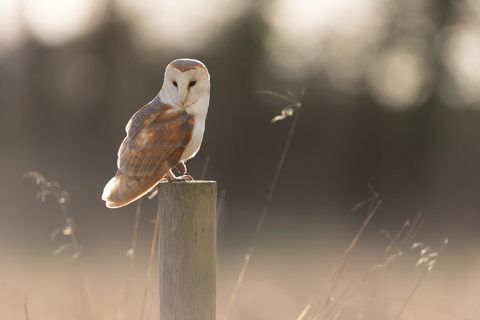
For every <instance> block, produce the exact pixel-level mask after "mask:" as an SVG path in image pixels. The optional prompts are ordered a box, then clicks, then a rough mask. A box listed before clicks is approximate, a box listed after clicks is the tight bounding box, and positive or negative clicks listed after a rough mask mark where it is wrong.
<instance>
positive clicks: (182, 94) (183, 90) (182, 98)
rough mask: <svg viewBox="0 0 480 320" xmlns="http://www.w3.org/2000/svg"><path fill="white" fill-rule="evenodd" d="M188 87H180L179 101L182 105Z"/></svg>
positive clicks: (185, 98)
mask: <svg viewBox="0 0 480 320" xmlns="http://www.w3.org/2000/svg"><path fill="white" fill-rule="evenodd" d="M189 89H190V88H188V87H187V88H182V89H180V101H181V104H182V106H184V105H185V100H187V95H188V91H189Z"/></svg>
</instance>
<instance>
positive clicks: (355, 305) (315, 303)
mask: <svg viewBox="0 0 480 320" xmlns="http://www.w3.org/2000/svg"><path fill="white" fill-rule="evenodd" d="M258 93H263V94H270V95H272V96H275V97H278V98H281V99H283V100H285V101H287V102H289V104H288V105H287V106H286V107H284V108H283V110H282V112H281V115H279V116H277V117H275V118H274V119H272V122H275V121H279V120H283V119H285V118H286V117H288V116H293V120H292V125H291V127H290V131H289V133H288V136H287V139H286V143H285V146H284V149H283V152H282V155H281V157H280V161H279V163H278V166H277V170H276V172H275V175H274V177H273V180H272V183H271V186H270V190H269V192H268V195H267V197H266V201H265V204H264V207H263V210H262V212H261V215H260V219H259V221H258V224H257V227H256V229H255V232H254V234H253V239H252V241H251V244H250V246H249V249H248V251H247V254H246V255H245V259H244V261H243V265H242V268H241V271H240V274H239V276H238V278H237V281H236V283H235V285H234V288H233V291H232V294H231V296H230V300H229V301H228V305H227V306H226V308H225V309H224V313H223V317H224V319H229V318H233V316H232V313H233V309H234V306H235V302H236V298H237V297H238V295H239V288H240V286H241V285H242V283H243V282H244V280H245V279H246V278H248V277H246V271H247V268H248V266H249V263H250V262H251V258H252V254H253V252H254V249H255V248H256V244H257V240H258V237H259V234H260V232H261V230H262V226H263V224H264V221H265V217H266V215H267V212H268V209H269V205H270V203H271V201H272V198H273V195H274V192H275V188H276V185H277V182H278V178H279V176H280V173H281V171H282V168H283V164H284V161H285V158H286V156H287V153H288V150H289V147H290V144H291V140H292V136H293V134H294V131H295V127H296V125H297V122H298V117H299V114H300V112H299V111H300V107H301V106H302V104H301V99H302V97H303V94H304V91H302V92H301V96H300V98H297V97H295V96H294V95H293V94H292V93H290V92H289V93H288V95H289V96H284V95H280V94H277V93H274V92H270V91H260V92H258ZM209 160H210V158H209V157H207V158H206V160H205V163H204V166H203V169H202V175H201V179H204V177H205V175H206V171H207V168H208V164H209ZM24 177H26V178H32V179H33V180H34V181H35V182H36V184H37V185H39V187H40V190H39V192H38V193H37V199H40V200H41V201H45V199H46V198H47V197H48V196H51V197H53V198H54V199H55V201H56V202H57V203H58V205H59V207H60V211H61V213H62V215H63V220H64V223H63V224H62V225H60V226H59V227H57V228H56V229H55V230H54V231H53V232H52V234H51V239H52V240H53V239H55V238H57V236H59V235H60V234H63V235H64V236H67V237H69V238H70V241H69V242H67V243H64V244H62V245H60V246H59V247H58V248H56V249H55V250H53V253H54V254H55V255H57V254H60V253H62V252H67V251H68V250H70V251H71V255H70V257H71V258H72V259H73V260H75V261H78V258H79V256H80V253H81V252H82V245H80V244H79V243H78V241H77V237H76V235H75V223H74V219H73V217H72V216H71V215H69V214H68V212H67V206H68V203H69V199H70V195H69V194H68V192H66V191H65V190H62V189H61V187H60V184H59V183H57V182H49V181H48V180H47V179H45V177H43V176H42V175H40V174H39V173H37V172H27V173H26V174H25V175H24ZM371 190H372V193H373V195H372V196H371V197H370V198H368V199H366V200H365V201H362V202H360V203H359V204H357V205H356V206H355V207H354V208H353V209H352V211H354V212H355V211H358V210H360V209H362V208H366V217H365V219H364V221H363V223H362V224H361V226H360V228H359V230H358V231H357V233H356V234H355V236H354V237H353V239H352V241H351V242H350V244H349V245H348V246H347V248H346V250H345V251H344V252H343V254H342V255H341V257H340V259H339V260H338V262H337V263H336V264H335V265H334V267H333V268H332V269H331V271H330V272H329V273H328V275H327V276H326V277H325V278H324V279H323V280H322V281H320V282H321V284H319V285H316V286H317V289H316V290H315V291H314V293H313V295H312V296H311V297H310V298H309V299H308V302H307V303H306V304H304V307H303V308H302V309H300V310H299V312H298V313H297V316H296V317H294V318H291V319H292V320H293V319H297V320H306V319H308V320H320V319H322V320H327V319H328V320H337V319H339V318H340V317H341V316H342V315H344V314H345V313H347V311H348V314H349V315H351V314H352V311H351V309H353V310H355V312H354V313H355V314H356V318H357V320H358V319H361V318H363V317H364V316H365V314H366V313H367V312H368V311H369V308H370V307H371V306H372V304H373V302H374V301H377V303H381V302H382V300H381V299H378V293H379V291H380V289H381V288H385V283H386V279H387V278H388V277H389V275H390V274H391V271H392V269H393V268H394V266H395V265H396V263H397V261H398V260H399V259H400V258H401V257H402V256H403V253H404V250H405V248H406V247H408V246H409V245H410V244H411V243H412V242H413V240H414V238H415V236H416V235H417V234H418V233H419V230H420V228H421V226H422V225H423V223H424V220H420V219H421V214H418V215H417V216H416V218H415V219H414V221H413V223H412V224H410V222H409V221H406V222H405V223H404V224H403V226H401V227H400V229H399V230H398V231H397V233H396V234H395V236H394V237H392V236H390V233H389V232H388V231H385V230H381V232H382V233H383V234H384V235H385V237H386V239H387V240H388V244H387V245H386V247H385V248H384V249H383V251H382V252H381V253H380V256H379V257H378V259H377V260H376V261H373V264H371V267H370V268H369V269H368V271H367V272H366V274H365V275H364V276H363V278H361V279H360V280H353V281H350V280H348V279H346V278H347V277H346V276H345V270H346V267H347V264H348V262H349V260H350V258H351V257H352V252H353V251H354V249H355V247H356V245H357V243H358V242H359V239H360V237H361V236H362V235H363V234H364V232H365V229H366V227H367V226H368V225H369V223H370V221H371V220H372V218H373V217H374V215H375V214H376V213H377V212H378V209H379V207H380V204H381V200H379V195H378V193H377V192H375V191H374V190H373V188H371ZM225 194H226V192H225V190H222V192H221V194H220V197H219V200H218V205H217V220H218V217H219V216H220V213H221V211H222V207H223V205H224V200H225ZM141 208H142V202H141V200H139V201H138V202H137V207H136V214H135V222H134V227H133V236H132V244H131V247H130V249H129V250H128V252H127V257H128V258H129V262H128V272H127V274H126V286H125V288H120V290H119V294H118V303H117V316H116V319H117V320H126V319H136V318H137V316H133V315H130V314H129V311H130V310H129V305H130V304H131V303H130V297H132V290H133V289H132V286H133V285H134V278H133V275H134V261H135V254H136V249H137V241H138V229H139V223H140V214H141ZM159 214H160V213H159V210H158V209H157V214H156V220H155V227H154V231H153V235H152V242H151V246H150V255H149V261H148V268H147V272H146V279H145V286H144V290H143V295H142V299H141V300H139V299H138V298H139V295H136V299H135V302H136V305H137V306H140V309H139V310H136V311H138V312H139V316H138V319H140V320H145V319H150V317H151V315H152V310H153V306H154V305H155V298H156V296H157V294H158V290H157V286H158V272H154V276H153V277H152V272H153V270H158V259H155V257H156V250H155V249H156V242H157V236H158V225H159ZM405 230H407V231H406V234H405V235H404V236H403V240H402V241H401V242H400V243H399V239H400V238H401V236H402V234H403V233H404V232H405ZM447 243H448V240H447V239H446V240H445V241H444V242H443V243H442V245H440V247H439V248H438V249H437V250H434V249H433V248H432V247H430V246H427V245H425V244H423V243H419V242H416V243H413V244H412V245H411V249H418V248H420V249H421V251H420V258H419V259H418V261H417V262H416V265H415V267H423V268H425V269H424V271H423V273H422V274H421V276H420V278H419V279H418V281H416V283H415V285H414V286H413V288H412V289H411V291H410V292H409V294H408V295H407V296H406V297H405V299H404V300H403V301H404V303H403V305H402V306H401V307H400V308H399V309H398V312H397V316H396V318H395V319H396V320H398V319H401V317H402V314H403V313H404V312H405V310H406V308H407V305H408V304H409V303H410V302H411V300H412V298H413V296H414V294H415V293H416V292H417V290H418V288H419V286H420V284H421V283H422V282H423V281H424V279H425V277H426V275H427V274H428V273H429V272H430V271H431V270H432V268H433V266H434V265H435V263H436V262H437V260H438V257H439V255H440V253H441V251H442V250H443V248H444V246H445V245H446V244H447ZM154 260H155V262H154ZM377 271H378V273H379V272H380V271H383V275H382V276H381V277H380V278H379V279H378V278H375V277H374V276H373V275H374V273H375V272H377ZM322 274H324V273H322ZM79 275H80V279H81V286H80V298H81V299H80V310H81V319H99V317H98V316H97V312H96V310H95V308H94V301H97V300H98V299H99V298H101V297H99V296H98V294H97V293H96V292H95V290H92V288H91V286H90V285H89V283H90V281H88V279H87V277H86V276H85V274H84V272H83V270H82V268H80V274H79ZM306 277H308V278H309V281H310V282H316V281H314V280H313V278H314V277H313V276H306ZM152 278H153V279H152ZM346 281H348V282H349V283H350V284H349V285H348V286H344V285H343V286H340V284H341V283H342V282H346ZM320 282H319V283H320ZM357 282H358V283H357ZM355 283H357V284H356V285H355ZM368 283H370V287H371V288H370V289H369V290H365V291H366V292H368V294H366V293H363V295H362V297H366V299H365V300H364V301H363V302H362V303H359V302H358V301H357V300H358V298H359V296H360V294H359V293H360V292H362V290H364V289H365V287H366V286H367V284H368ZM352 288H354V289H353V292H351V289H352ZM27 298H28V297H27V292H26V291H25V296H24V304H23V306H24V314H25V318H26V319H27V320H29V316H31V315H30V313H31V310H30V308H29V303H28V299H27ZM265 308H267V306H265ZM137 309H138V308H137ZM220 309H221V308H220ZM112 314H113V312H112ZM33 318H35V317H33ZM235 318H239V316H238V315H236V316H235ZM244 318H245V317H244Z"/></svg>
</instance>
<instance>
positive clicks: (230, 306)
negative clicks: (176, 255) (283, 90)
mask: <svg viewBox="0 0 480 320" xmlns="http://www.w3.org/2000/svg"><path fill="white" fill-rule="evenodd" d="M256 93H266V94H270V95H273V96H276V97H280V98H283V99H285V100H287V101H291V102H294V103H295V105H296V106H297V110H296V113H295V116H294V118H293V121H292V126H291V127H290V132H289V133H288V137H287V141H286V143H285V147H284V148H283V152H282V156H281V157H280V162H279V164H278V167H277V171H276V172H275V175H274V177H273V181H272V184H271V186H270V191H269V193H268V196H267V199H266V201H265V205H264V207H263V211H262V215H261V216H260V220H259V221H258V225H257V229H256V230H255V235H254V236H253V240H252V243H251V245H250V249H249V250H248V253H247V255H246V256H245V261H244V263H243V267H242V270H241V271H240V275H239V277H238V280H237V283H236V285H235V289H234V290H233V293H232V295H231V297H230V301H229V303H228V307H227V311H226V312H225V316H224V319H225V320H226V319H227V317H228V314H229V312H230V310H231V308H232V306H233V303H234V302H235V298H236V296H237V293H238V289H239V288H240V285H241V284H242V281H243V277H244V276H245V272H246V271H247V267H248V263H249V262H250V257H251V256H252V254H253V250H254V248H255V243H256V242H257V238H258V235H259V234H260V230H261V229H262V225H263V221H264V220H265V216H266V215H267V211H268V206H269V205H270V201H271V200H272V196H273V192H274V191H275V187H276V185H277V181H278V177H279V176H280V172H281V171H282V168H283V163H284V162H285V158H286V156H287V152H288V149H289V148H290V143H291V141H292V137H293V133H294V132H295V127H296V125H297V121H298V115H299V114H300V106H301V101H293V100H292V99H291V98H289V97H286V96H283V95H280V94H278V93H275V92H271V91H264V90H262V91H257V92H256ZM304 93H305V88H303V89H302V93H301V97H300V98H303V94H304Z"/></svg>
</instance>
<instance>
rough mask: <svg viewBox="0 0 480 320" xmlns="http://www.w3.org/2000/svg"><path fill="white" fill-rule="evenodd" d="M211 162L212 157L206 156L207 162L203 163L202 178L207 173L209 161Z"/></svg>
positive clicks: (201, 178)
mask: <svg viewBox="0 0 480 320" xmlns="http://www.w3.org/2000/svg"><path fill="white" fill-rule="evenodd" d="M209 162H210V157H209V156H207V157H206V158H205V163H204V164H203V169H202V174H201V175H200V180H203V179H205V175H206V174H207V169H208V163H209Z"/></svg>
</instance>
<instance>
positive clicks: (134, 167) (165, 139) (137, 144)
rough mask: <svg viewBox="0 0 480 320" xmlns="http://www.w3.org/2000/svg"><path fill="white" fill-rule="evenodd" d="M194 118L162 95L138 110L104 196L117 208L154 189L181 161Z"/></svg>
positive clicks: (189, 137)
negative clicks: (115, 170)
mask: <svg viewBox="0 0 480 320" xmlns="http://www.w3.org/2000/svg"><path fill="white" fill-rule="evenodd" d="M193 124H194V118H193V116H191V115H190V114H188V113H187V112H185V111H183V110H180V109H177V108H174V107H172V106H170V105H166V104H162V103H160V102H159V100H158V98H156V99H155V100H153V101H152V102H151V103H149V104H148V105H146V106H145V107H143V108H142V109H140V110H139V111H138V112H137V113H135V114H134V115H133V117H132V119H130V121H129V123H128V124H127V127H126V130H127V137H126V138H125V139H124V140H123V143H122V145H121V146H120V149H119V151H118V162H117V165H118V171H117V174H116V175H115V177H114V178H113V179H112V180H110V182H109V183H108V184H107V185H106V186H105V190H104V192H103V195H102V199H103V200H105V201H107V206H108V207H111V208H117V207H121V206H124V205H127V204H128V203H130V202H132V201H135V200H137V199H138V198H140V197H142V196H143V195H144V194H145V193H147V192H148V191H150V189H152V188H153V187H154V186H155V185H156V184H157V183H158V182H159V181H160V180H161V179H162V178H163V177H164V176H165V174H166V173H167V172H168V170H170V169H171V168H173V167H175V166H176V165H177V163H178V162H179V161H180V158H181V156H182V154H183V152H184V151H185V148H186V146H187V145H188V143H189V142H190V140H191V136H192V130H193Z"/></svg>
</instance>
